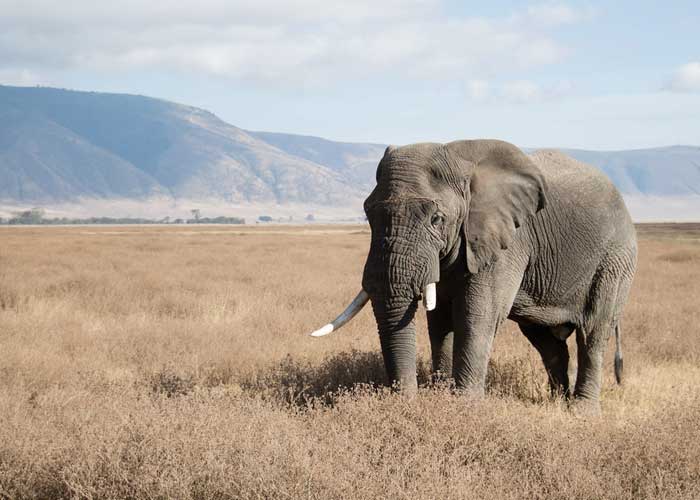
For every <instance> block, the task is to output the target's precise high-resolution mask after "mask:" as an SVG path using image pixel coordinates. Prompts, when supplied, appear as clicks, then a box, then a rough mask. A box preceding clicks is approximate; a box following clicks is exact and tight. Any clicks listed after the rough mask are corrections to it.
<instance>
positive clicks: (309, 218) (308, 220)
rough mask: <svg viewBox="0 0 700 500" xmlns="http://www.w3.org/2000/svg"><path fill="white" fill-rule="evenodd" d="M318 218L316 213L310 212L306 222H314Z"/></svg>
mask: <svg viewBox="0 0 700 500" xmlns="http://www.w3.org/2000/svg"><path fill="white" fill-rule="evenodd" d="M315 220H316V217H314V214H309V215H307V216H306V222H313V221H315Z"/></svg>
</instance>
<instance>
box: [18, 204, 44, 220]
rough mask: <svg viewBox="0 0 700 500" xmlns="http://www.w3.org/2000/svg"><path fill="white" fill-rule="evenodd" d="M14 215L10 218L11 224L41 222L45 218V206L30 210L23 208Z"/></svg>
mask: <svg viewBox="0 0 700 500" xmlns="http://www.w3.org/2000/svg"><path fill="white" fill-rule="evenodd" d="M13 215H14V217H13V218H12V219H10V220H9V224H41V223H42V222H43V219H44V209H43V208H36V207H35V208H32V209H30V210H22V211H21V212H14V213H13Z"/></svg>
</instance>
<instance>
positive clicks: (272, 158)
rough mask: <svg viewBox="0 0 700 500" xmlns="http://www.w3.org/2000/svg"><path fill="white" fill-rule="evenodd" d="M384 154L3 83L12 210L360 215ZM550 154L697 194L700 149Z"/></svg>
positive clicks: (666, 192) (195, 113) (648, 191)
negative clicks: (116, 202) (172, 204)
mask: <svg viewBox="0 0 700 500" xmlns="http://www.w3.org/2000/svg"><path fill="white" fill-rule="evenodd" d="M385 147H386V146H385V145H384V144H379V143H353V142H338V141H332V140H329V139H324V138H321V137H316V136H305V135H296V134H288V133H279V132H265V131H252V130H245V129H243V128H240V127H237V126H235V125H232V124H230V123H227V122H225V121H224V120H222V119H220V118H219V117H217V116H216V115H215V114H213V113H211V112H209V111H206V110H203V109H199V108H196V107H192V106H188V105H184V104H178V103H173V102H170V101H166V100H162V99H158V98H152V97H146V96H139V95H131V94H112V93H99V92H83V91H74V90H65V89H54V88H50V87H10V86H2V85H0V201H2V202H3V203H5V204H10V205H11V204H25V205H26V204H52V203H53V204H56V203H78V202H79V201H80V200H83V199H95V200H108V199H122V200H141V201H144V202H146V201H147V200H149V199H153V198H164V199H165V198H170V199H173V200H191V201H197V200H202V201H203V200H209V201H212V200H213V201H215V202H216V203H219V204H222V205H225V204H231V205H235V206H239V207H240V206H247V205H261V206H263V205H264V206H279V207H284V206H292V205H294V206H297V207H304V206H309V207H327V208H333V207H348V208H352V209H353V210H355V209H357V211H358V212H359V213H361V211H360V207H361V202H362V200H363V199H364V197H366V195H367V193H368V192H369V191H370V190H371V189H372V187H373V185H374V182H375V181H374V174H375V170H376V165H377V163H378V161H379V159H380V158H381V156H382V154H383V151H384V148H385ZM559 149H561V150H562V151H563V152H565V153H567V154H569V155H571V156H573V157H574V158H576V159H578V160H580V161H584V162H586V163H590V164H593V165H595V166H597V167H598V168H600V169H601V170H602V171H603V172H605V173H606V174H607V175H608V176H609V177H610V178H611V179H612V181H613V182H614V183H615V184H616V185H617V186H618V188H619V189H620V191H621V192H622V193H623V195H625V196H627V197H637V198H639V197H656V198H659V199H671V198H678V197H686V198H687V197H690V199H692V200H694V199H695V198H694V197H699V198H698V199H700V146H691V145H675V146H663V147H658V148H641V149H633V150H616V151H592V150H584V149H567V148H563V149H562V148H559ZM533 150H534V149H532V148H527V149H526V151H533ZM300 210H303V208H300Z"/></svg>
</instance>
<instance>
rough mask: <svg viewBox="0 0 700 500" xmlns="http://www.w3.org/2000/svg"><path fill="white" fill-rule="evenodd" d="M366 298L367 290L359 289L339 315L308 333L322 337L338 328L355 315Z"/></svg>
mask: <svg viewBox="0 0 700 500" xmlns="http://www.w3.org/2000/svg"><path fill="white" fill-rule="evenodd" d="M368 300H369V295H367V292H365V291H364V290H360V293H358V294H357V297H355V300H353V301H352V302H351V303H350V305H349V306H348V307H347V308H346V309H345V310H344V311H343V312H342V313H340V316H338V317H337V318H335V319H334V320H333V321H331V322H330V323H328V324H327V325H324V326H322V327H321V328H319V329H318V330H316V331H315V332H312V333H311V334H310V335H311V336H312V337H323V336H324V335H328V334H329V333H331V332H333V331H335V330H337V329H339V328H340V327H341V326H343V325H344V324H345V323H347V322H348V321H350V320H351V319H352V318H354V317H355V315H357V313H359V312H360V310H361V309H362V308H363V307H364V306H365V304H366V303H367V301H368Z"/></svg>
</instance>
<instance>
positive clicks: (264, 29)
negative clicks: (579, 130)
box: [0, 0, 579, 86]
mask: <svg viewBox="0 0 700 500" xmlns="http://www.w3.org/2000/svg"><path fill="white" fill-rule="evenodd" d="M441 7H442V2H441V0H388V1H383V2H374V1H373V0H357V1H354V2H345V1H341V0H300V1H297V2H288V1H283V0H256V1H255V2H250V1H248V0H246V1H224V0H182V1H178V2H141V1H137V0H122V1H119V2H94V1H93V0H89V1H88V0H72V1H66V2H55V1H49V0H26V1H25V2H16V1H12V0H10V1H7V0H0V11H1V12H2V13H3V14H2V17H1V18H0V69H1V68H2V67H3V66H4V65H7V66H8V67H15V68H17V67H22V68H25V69H29V70H31V69H36V68H40V69H42V70H45V69H51V68H53V69H59V70H64V69H67V70H74V69H81V70H99V71H130V70H141V69H145V70H148V71H181V72H185V73H192V72H195V73H202V74H205V75H213V76H219V77H225V78H231V79H239V80H240V79H247V80H254V81H258V82H264V83H266V84H270V83H272V84H275V83H280V84H283V85H285V86H289V85H290V84H299V83H301V84H319V83H324V82H326V83H332V82H335V81H342V80H348V79H353V78H364V77H367V76H372V75H376V74H383V75H393V76H395V77H396V78H397V79H403V78H410V79H429V80H462V81H467V80H469V79H471V78H472V77H471V75H473V74H475V73H477V74H481V75H486V76H493V75H496V74H504V73H508V72H512V71H513V70H518V71H522V70H526V69H530V68H533V67H540V66H544V65H549V64H554V63H557V62H559V61H561V60H562V59H564V58H565V57H566V55H567V49H566V47H565V46H564V45H562V43H560V42H559V41H558V40H556V39H555V38H554V37H553V36H552V34H551V33H550V32H549V28H550V27H552V26H555V25H561V24H566V23H571V22H575V21H576V20H577V19H578V18H579V17H578V11H577V10H575V9H573V8H571V7H568V6H566V5H562V4H556V5H552V4H546V5H544V6H535V7H531V8H530V9H527V10H526V11H523V12H520V13H516V14H513V15H507V16H503V17H501V18H479V17H467V18H464V17H462V18H458V17H454V16H447V14H446V13H445V11H444V9H442V8H441Z"/></svg>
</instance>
